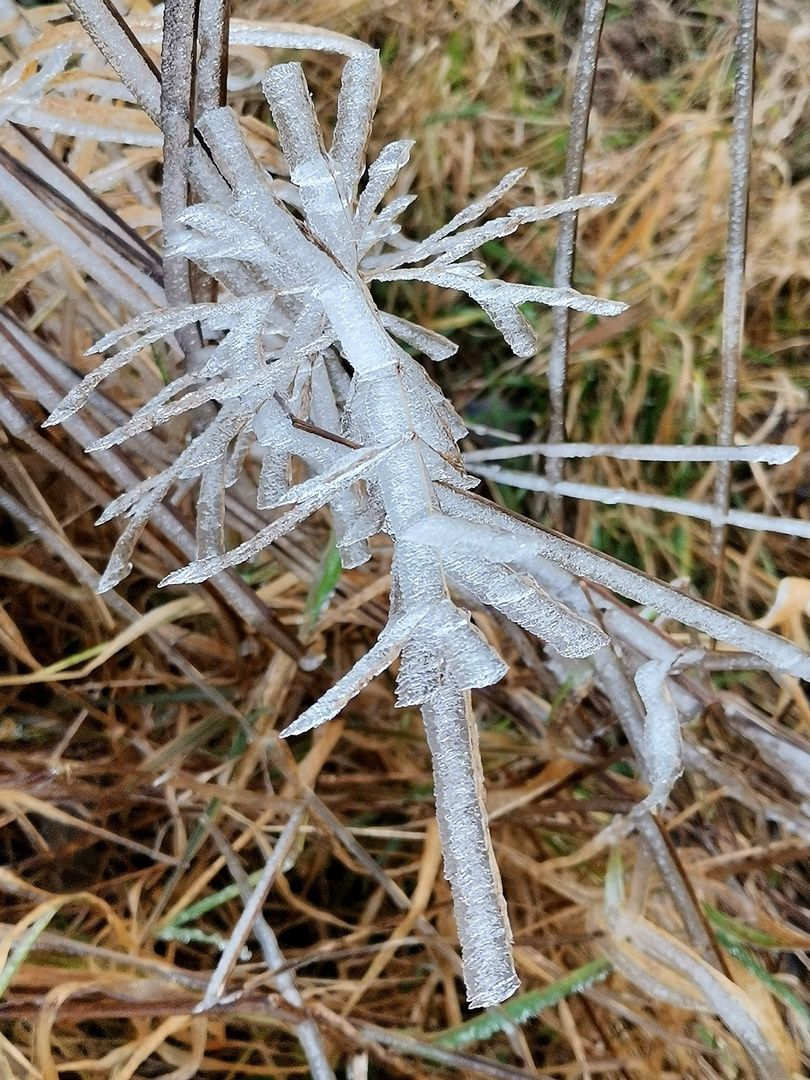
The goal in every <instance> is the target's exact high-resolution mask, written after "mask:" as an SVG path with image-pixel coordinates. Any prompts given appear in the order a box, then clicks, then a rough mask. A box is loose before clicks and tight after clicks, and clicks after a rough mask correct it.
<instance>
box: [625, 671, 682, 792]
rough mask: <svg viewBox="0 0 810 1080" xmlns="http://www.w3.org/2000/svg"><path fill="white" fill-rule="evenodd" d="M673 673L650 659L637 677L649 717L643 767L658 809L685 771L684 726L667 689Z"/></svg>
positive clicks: (645, 711) (646, 716) (646, 713)
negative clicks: (683, 758)
mask: <svg viewBox="0 0 810 1080" xmlns="http://www.w3.org/2000/svg"><path fill="white" fill-rule="evenodd" d="M669 670H670V665H669V664H668V663H667V662H666V661H663V660H649V661H647V663H646V664H642V665H641V667H640V668H639V669H638V671H637V672H636V674H635V684H636V689H637V690H638V693H639V697H640V698H641V701H642V704H643V705H644V714H645V716H644V740H643V747H644V757H645V760H644V762H643V765H644V771H645V774H646V779H647V781H648V782H649V784H650V785H651V787H652V791H651V792H650V794H649V796H648V798H649V801H650V804H651V805H652V806H654V807H661V806H663V805H664V804H665V803H666V801H667V799H668V798H669V793H670V791H671V790H672V785H673V784H674V783H675V781H676V780H677V779H678V777H679V776H680V775H681V772H682V771H683V761H682V758H681V725H680V722H679V719H678V710H677V709H676V708H675V705H674V703H673V700H672V694H671V693H670V691H669V687H668V686H667V679H668V677H669Z"/></svg>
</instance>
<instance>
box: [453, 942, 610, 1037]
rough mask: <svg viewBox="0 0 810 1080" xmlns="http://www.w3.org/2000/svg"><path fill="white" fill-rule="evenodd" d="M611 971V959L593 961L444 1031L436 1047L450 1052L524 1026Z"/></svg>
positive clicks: (605, 976)
mask: <svg viewBox="0 0 810 1080" xmlns="http://www.w3.org/2000/svg"><path fill="white" fill-rule="evenodd" d="M612 970H613V965H612V964H611V962H610V960H607V959H606V958H604V957H600V958H599V959H597V960H591V962H590V963H588V964H583V966H582V967H579V968H576V969H575V970H574V971H571V972H569V974H568V975H563V977H562V978H561V979H557V981H556V982H553V983H551V984H550V985H549V986H546V987H544V988H543V989H542V990H530V991H529V992H528V993H526V994H518V995H517V996H516V997H513V998H511V999H510V1000H509V1001H505V1002H504V1003H503V1005H500V1006H498V1007H497V1008H494V1009H487V1010H486V1011H485V1012H483V1013H481V1015H480V1016H476V1017H475V1018H474V1019H472V1020H468V1021H467V1022H466V1023H464V1024H459V1025H458V1026H457V1027H454V1028H449V1029H448V1030H447V1031H443V1032H442V1033H441V1034H440V1035H439V1036H438V1037H437V1038H436V1039H434V1040H433V1044H434V1046H444V1047H446V1048H447V1049H448V1050H458V1049H459V1048H460V1047H462V1046H466V1045H467V1044H468V1043H471V1042H480V1041H482V1040H483V1039H488V1038H490V1037H491V1036H492V1035H495V1034H496V1033H497V1032H499V1031H508V1030H509V1029H510V1028H511V1027H513V1026H514V1025H515V1024H525V1023H526V1021H527V1020H532V1019H534V1017H536V1016H539V1015H540V1013H541V1012H542V1011H543V1010H544V1009H550V1008H551V1007H552V1006H553V1005H556V1004H557V1002H558V1001H562V1000H563V999H564V998H567V997H570V996H571V995H572V994H581V993H582V991H583V990H587V989H588V987H589V986H593V984H594V983H596V982H600V981H601V980H602V979H604V978H607V976H608V975H609V974H610V973H611V971H612Z"/></svg>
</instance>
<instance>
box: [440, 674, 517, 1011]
mask: <svg viewBox="0 0 810 1080" xmlns="http://www.w3.org/2000/svg"><path fill="white" fill-rule="evenodd" d="M421 708H422V718H423V720H424V723H425V733H426V735H427V741H428V745H429V747H430V753H431V756H432V758H433V781H434V790H435V797H436V820H437V821H438V823H439V835H440V838H441V844H442V856H443V859H444V876H445V877H446V878H447V880H448V881H449V882H450V888H451V891H452V896H453V911H454V913H455V917H456V925H457V926H458V936H459V941H460V942H461V959H462V964H463V968H464V982H465V984H466V987H467V1000H468V1002H469V1005H470V1007H471V1008H485V1007H487V1006H490V1005H496V1004H498V1002H501V1001H503V1000H504V999H505V998H507V997H509V996H510V995H511V994H513V993H514V992H515V990H517V988H518V987H519V985H520V980H519V979H518V977H517V974H516V973H515V967H514V963H513V960H512V946H511V943H512V930H511V928H510V926H509V918H508V916H507V913H506V904H505V901H504V899H503V890H502V888H501V876H500V873H499V871H498V866H497V864H496V862H495V854H494V852H493V850H492V841H491V839H490V836H489V829H488V827H487V810H486V804H485V802H484V784H483V775H482V770H481V757H480V754H479V750H478V728H477V727H476V723H475V717H474V716H473V713H472V705H471V701H470V692H469V690H459V689H458V688H457V687H456V686H454V685H453V684H452V682H446V683H445V684H444V685H443V686H442V687H441V688H440V689H439V690H438V691H437V692H436V693H435V694H434V695H433V697H432V698H431V699H430V700H429V701H427V702H425V703H424V704H423V705H422V707H421Z"/></svg>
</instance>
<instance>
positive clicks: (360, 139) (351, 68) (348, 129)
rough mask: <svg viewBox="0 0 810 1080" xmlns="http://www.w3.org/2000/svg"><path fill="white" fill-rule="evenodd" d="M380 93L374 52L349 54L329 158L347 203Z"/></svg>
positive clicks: (360, 169)
mask: <svg viewBox="0 0 810 1080" xmlns="http://www.w3.org/2000/svg"><path fill="white" fill-rule="evenodd" d="M379 96H380V61H379V58H378V57H377V54H376V53H375V52H371V51H369V52H363V53H360V54H359V55H357V56H350V57H349V59H348V60H347V61H346V64H345V67H344V68H343V76H342V78H341V80H340V93H339V94H338V102H337V120H336V122H335V131H334V135H333V136H332V146H331V148H330V150H329V158H330V160H331V162H332V166H333V168H334V171H335V174H336V176H337V177H338V180H339V182H340V184H341V186H342V189H343V196H344V199H345V201H346V205H349V204H350V203H351V201H352V200H353V199H354V196H355V194H356V192H357V185H358V183H359V182H360V178H361V176H362V175H363V170H364V168H365V164H366V146H367V144H368V139H369V135H370V134H371V121H372V119H373V118H374V110H375V109H376V108H377V99H378V98H379Z"/></svg>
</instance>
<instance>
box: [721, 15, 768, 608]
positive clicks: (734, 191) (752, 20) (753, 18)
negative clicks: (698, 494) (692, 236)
mask: <svg viewBox="0 0 810 1080" xmlns="http://www.w3.org/2000/svg"><path fill="white" fill-rule="evenodd" d="M737 13H738V15H737V39H736V44H735V53H736V71H735V75H734V124H733V128H732V133H731V147H730V150H731V179H730V190H729V198H728V239H727V241H726V269H725V275H724V285H725V288H724V292H723V338H722V351H721V359H720V382H721V401H720V421H719V424H718V429H717V443H718V445H719V446H731V445H732V443H733V441H734V424H735V420H736V416H737V386H738V383H739V377H740V363H741V360H742V348H743V330H744V325H745V252H746V236H747V231H748V188H749V183H750V177H751V134H752V129H753V116H754V60H755V56H756V44H757V0H738V4H737ZM730 491H731V465H730V464H729V463H719V464H718V466H717V478H716V482H715V488H714V507H715V512H716V515H717V517H718V524H717V525H716V526H715V529H714V535H713V538H712V549H713V554H714V558H715V561H716V566H717V577H716V581H715V600H716V601H719V600H720V597H721V595H722V589H723V574H724V570H723V549H724V547H725V540H726V526H725V522H723V521H722V517H723V515H725V513H726V512H727V511H728V504H729V497H730Z"/></svg>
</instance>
